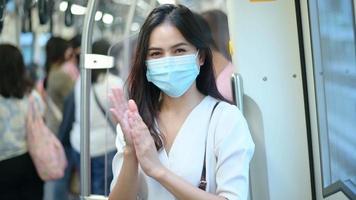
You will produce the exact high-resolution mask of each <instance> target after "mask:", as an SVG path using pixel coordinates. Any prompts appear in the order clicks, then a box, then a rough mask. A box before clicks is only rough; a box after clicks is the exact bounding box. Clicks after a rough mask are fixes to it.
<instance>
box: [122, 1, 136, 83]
mask: <svg viewBox="0 0 356 200" xmlns="http://www.w3.org/2000/svg"><path fill="white" fill-rule="evenodd" d="M136 5H137V0H132V1H131V5H130V10H129V13H128V16H127V20H126V25H125V32H124V41H123V43H124V49H123V60H124V66H130V52H131V48H133V47H130V38H129V36H130V30H131V25H132V21H133V18H134V16H135V11H136ZM123 69H125V71H122V77H123V78H124V79H125V80H126V79H127V76H128V74H129V70H128V69H129V68H128V67H125V68H123Z"/></svg>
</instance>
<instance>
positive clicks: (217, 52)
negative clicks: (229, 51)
mask: <svg viewBox="0 0 356 200" xmlns="http://www.w3.org/2000/svg"><path fill="white" fill-rule="evenodd" d="M194 16H195V18H196V20H197V22H198V23H199V26H200V27H201V29H202V30H203V33H204V35H203V36H204V37H205V39H206V41H207V42H208V44H209V46H210V48H211V51H212V54H213V67H214V71H215V80H216V85H217V87H218V90H219V92H220V94H222V95H223V97H224V98H225V99H227V100H229V101H230V102H233V98H232V87H231V75H232V74H233V73H234V65H233V64H232V63H231V61H230V60H228V59H227V58H226V56H225V55H224V53H223V52H225V54H226V51H223V48H219V47H222V46H225V45H226V46H227V44H228V40H227V41H222V40H220V39H217V40H216V39H215V38H214V37H213V35H214V31H212V29H211V28H212V27H209V24H208V22H207V21H206V20H205V19H204V18H203V17H202V16H201V15H199V14H197V13H195V14H194ZM219 19H220V18H219ZM224 19H225V20H227V18H222V19H221V20H224ZM214 22H215V21H214ZM218 23H221V24H226V26H223V27H225V28H228V27H227V21H224V22H220V21H219V22H218ZM225 31H227V32H228V31H229V30H228V29H227V30H226V29H225ZM216 32H218V33H220V32H221V34H222V35H223V36H222V37H223V38H226V37H228V33H227V36H226V33H225V32H224V31H223V30H219V31H215V35H216ZM226 39H228V38H226Z"/></svg>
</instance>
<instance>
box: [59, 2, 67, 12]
mask: <svg viewBox="0 0 356 200" xmlns="http://www.w3.org/2000/svg"><path fill="white" fill-rule="evenodd" d="M67 8H68V2H66V1H62V2H61V3H60V4H59V10H60V11H62V12H64V11H66V10H67Z"/></svg>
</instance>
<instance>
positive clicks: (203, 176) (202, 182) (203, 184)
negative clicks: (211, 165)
mask: <svg viewBox="0 0 356 200" xmlns="http://www.w3.org/2000/svg"><path fill="white" fill-rule="evenodd" d="M219 103H220V101H218V102H216V103H215V105H214V107H213V109H212V111H211V114H210V118H209V128H208V133H209V131H210V123H211V118H212V117H213V114H214V111H215V108H216V107H217V106H218V105H219ZM207 143H208V134H207V135H206V138H205V151H204V163H203V170H202V172H201V176H200V182H199V186H198V187H199V188H200V189H202V190H204V191H205V190H206V185H207V181H206V148H207Z"/></svg>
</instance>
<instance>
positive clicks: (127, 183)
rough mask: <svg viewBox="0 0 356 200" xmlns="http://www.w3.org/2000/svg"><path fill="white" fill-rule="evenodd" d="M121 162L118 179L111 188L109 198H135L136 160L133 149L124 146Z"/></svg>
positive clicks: (114, 199) (113, 199) (125, 199)
mask: <svg viewBox="0 0 356 200" xmlns="http://www.w3.org/2000/svg"><path fill="white" fill-rule="evenodd" d="M123 158H124V161H123V164H122V168H121V170H120V174H119V177H118V180H117V182H116V184H115V186H114V188H113V189H112V191H111V193H110V196H109V199H110V200H120V199H123V200H131V199H132V200H135V199H136V197H137V192H138V161H137V158H136V155H135V152H134V150H132V149H130V148H125V150H124V153H123Z"/></svg>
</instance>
